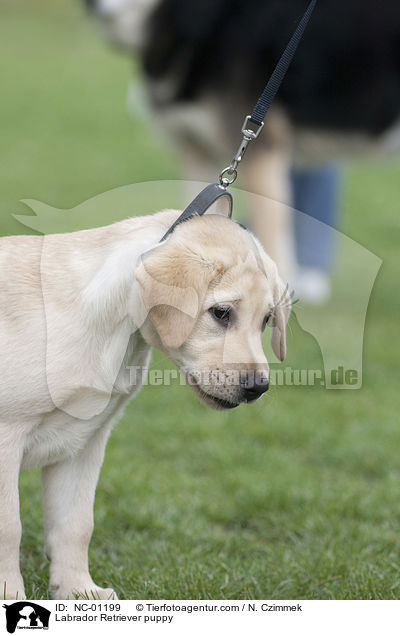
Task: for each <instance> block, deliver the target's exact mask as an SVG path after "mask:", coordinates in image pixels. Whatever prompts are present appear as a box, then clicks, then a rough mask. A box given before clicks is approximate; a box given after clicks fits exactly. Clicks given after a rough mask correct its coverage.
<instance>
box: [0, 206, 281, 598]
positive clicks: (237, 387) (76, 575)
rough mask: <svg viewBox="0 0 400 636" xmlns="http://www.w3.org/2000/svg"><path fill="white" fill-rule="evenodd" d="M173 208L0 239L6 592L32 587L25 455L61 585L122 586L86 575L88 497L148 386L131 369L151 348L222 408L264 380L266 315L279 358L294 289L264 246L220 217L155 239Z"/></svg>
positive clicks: (93, 589)
mask: <svg viewBox="0 0 400 636" xmlns="http://www.w3.org/2000/svg"><path fill="white" fill-rule="evenodd" d="M178 215H179V212H177V211H174V210H167V211H164V212H159V213H157V214H155V215H153V216H149V217H138V218H133V219H129V220H126V221H122V222H119V223H116V224H114V225H111V226H108V227H103V228H98V229H93V230H85V231H80V232H74V233H71V234H59V235H56V234H54V235H49V236H45V237H43V236H16V237H5V238H1V239H0V350H1V357H0V377H1V382H0V594H1V596H2V597H5V598H9V599H14V598H23V597H24V584H23V580H22V577H21V574H20V569H19V544H20V537H21V523H20V517H19V496H18V475H19V471H20V469H21V468H24V467H29V466H41V467H42V469H43V508H44V526H45V533H46V552H47V554H48V556H49V558H50V560H51V566H50V586H51V593H52V595H53V597H54V598H56V599H66V598H74V597H79V596H90V597H93V596H95V597H97V598H100V599H102V598H110V597H115V593H114V591H113V590H112V589H102V588H100V587H98V586H97V585H96V584H95V583H94V582H93V580H92V578H91V576H90V574H89V568H88V545H89V542H90V538H91V535H92V530H93V502H94V496H95V489H96V484H97V480H98V476H99V471H100V467H101V464H102V460H103V455H104V449H105V445H106V442H107V438H108V436H109V433H110V430H111V428H112V425H113V423H114V422H115V421H116V420H117V419H118V418H119V417H120V416H121V413H122V412H123V409H124V408H125V406H126V405H127V403H128V402H129V400H130V399H131V398H132V397H133V396H134V395H135V394H136V393H137V391H138V390H139V388H140V380H141V379H142V378H141V376H140V374H139V375H137V374H136V377H135V382H134V383H132V374H131V373H130V370H131V368H132V367H146V366H147V365H148V362H149V357H150V351H151V348H152V347H158V348H159V349H161V350H162V351H164V352H165V353H166V354H167V355H168V356H169V357H170V358H171V360H173V361H174V362H175V363H176V364H177V365H178V367H179V368H180V369H181V371H182V373H184V374H185V376H186V377H187V378H189V379H190V380H191V381H190V384H191V385H192V386H193V388H194V390H195V392H196V393H197V394H198V396H199V397H200V399H201V400H202V401H203V402H205V403H206V404H207V405H209V406H211V407H215V408H221V409H223V408H234V407H236V406H238V405H239V404H241V403H244V402H252V401H254V400H255V399H257V398H259V397H260V396H261V395H262V394H263V393H264V392H265V391H266V390H267V388H268V364H267V360H266V358H265V355H264V353H263V350H262V343H261V336H262V332H263V329H264V328H265V326H266V325H267V324H270V326H271V329H272V347H273V350H274V352H275V354H276V355H277V357H278V358H279V359H283V358H284V356H285V325H286V322H287V318H288V314H289V298H288V295H287V292H286V289H285V286H284V285H283V283H282V281H281V280H280V278H279V276H278V273H277V269H276V266H275V264H274V262H273V261H272V260H271V259H270V258H269V257H268V256H267V254H266V253H265V252H264V250H263V248H262V247H261V244H260V243H259V242H258V241H257V239H255V237H254V236H253V235H252V234H251V233H250V232H248V231H247V230H245V229H243V228H242V227H241V226H239V225H238V224H236V223H235V222H233V221H232V220H230V219H227V218H225V217H223V216H219V215H205V216H202V217H195V218H193V219H190V220H189V221H186V222H185V223H183V224H181V225H179V226H178V227H177V228H176V229H175V231H174V232H173V233H172V234H171V235H170V236H169V237H168V238H167V239H166V240H165V241H163V242H161V243H159V241H160V238H161V237H162V236H163V235H164V233H165V232H166V230H167V228H168V227H169V226H170V225H171V223H172V222H173V221H175V220H176V218H177V217H178ZM233 373H237V376H236V378H237V380H236V381H233V382H232V374H233Z"/></svg>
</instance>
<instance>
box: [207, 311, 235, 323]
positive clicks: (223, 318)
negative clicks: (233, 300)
mask: <svg viewBox="0 0 400 636" xmlns="http://www.w3.org/2000/svg"><path fill="white" fill-rule="evenodd" d="M208 311H209V312H210V314H211V315H212V317H213V318H215V320H216V321H217V322H219V323H221V324H223V325H224V326H225V327H227V326H228V325H229V324H230V323H231V321H232V312H231V309H230V307H211V308H210V309H209V310H208Z"/></svg>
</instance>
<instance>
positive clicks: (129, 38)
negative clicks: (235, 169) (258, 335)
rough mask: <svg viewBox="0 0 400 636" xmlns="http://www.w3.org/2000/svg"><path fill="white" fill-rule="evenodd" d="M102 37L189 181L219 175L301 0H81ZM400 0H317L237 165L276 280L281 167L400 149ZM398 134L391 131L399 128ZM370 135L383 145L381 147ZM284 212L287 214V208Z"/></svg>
mask: <svg viewBox="0 0 400 636" xmlns="http://www.w3.org/2000/svg"><path fill="white" fill-rule="evenodd" d="M86 2H87V4H88V5H89V7H90V8H91V9H92V10H93V11H94V12H95V13H96V14H97V16H98V18H99V19H100V21H101V23H102V26H103V27H104V30H105V33H106V34H107V35H108V36H109V38H110V39H111V40H112V41H113V42H114V43H116V44H119V45H122V46H124V47H127V48H129V49H132V50H134V51H135V52H136V53H139V54H140V56H141V61H142V66H143V70H144V75H145V78H146V80H147V88H148V92H149V96H150V101H151V103H152V106H153V108H154V111H153V112H155V113H156V115H157V117H156V119H157V120H158V121H160V122H161V123H162V124H163V126H164V128H165V129H166V130H167V131H168V132H169V133H170V134H171V137H172V138H173V139H174V140H175V142H176V143H177V145H178V147H179V150H180V153H181V156H182V166H183V169H184V171H185V175H184V176H185V177H186V178H188V179H190V178H192V179H193V178H197V179H204V180H215V177H216V175H217V174H218V172H219V171H220V169H221V168H223V167H224V166H225V165H226V163H227V162H228V160H229V159H230V157H231V155H232V153H233V152H234V151H235V149H236V146H237V143H238V141H239V139H240V133H239V131H240V127H241V124H242V120H243V117H244V115H245V114H247V113H249V112H251V109H252V107H253V105H254V103H255V102H256V100H257V98H258V96H259V94H260V92H261V90H262V89H263V87H264V85H265V82H266V79H267V78H268V77H269V75H270V73H271V71H272V70H273V68H274V65H275V64H276V62H277V60H278V59H279V56H280V54H281V53H282V51H283V49H284V47H285V45H286V43H287V41H288V40H289V38H290V36H291V34H292V33H293V31H294V29H295V26H296V24H297V22H298V20H299V18H300V17H301V15H302V13H303V11H304V9H305V7H306V5H307V2H306V1H305V0H246V2H243V0H201V1H200V2H199V1H198V0H196V1H195V0H86ZM399 118H400V3H399V2H398V0H385V2H383V3H380V4H378V3H377V2H376V0H324V1H323V2H320V4H319V5H317V7H316V9H315V10H314V14H313V16H312V19H311V21H310V23H309V25H308V27H307V30H306V32H305V35H304V37H303V40H302V42H301V43H300V46H299V48H298V51H297V53H296V56H295V58H294V60H293V62H292V64H291V66H290V68H289V71H288V73H287V76H286V77H285V80H284V82H283V84H282V86H281V89H280V91H279V93H278V96H277V98H276V104H275V105H274V106H273V108H272V109H271V112H270V114H269V115H268V117H267V120H266V125H265V131H264V132H263V134H262V135H261V137H260V140H259V141H258V142H257V144H254V147H253V148H251V150H250V151H249V152H248V155H247V157H246V161H245V162H244V163H243V166H242V168H241V178H242V186H243V188H244V189H245V190H248V191H251V192H258V193H260V194H262V195H264V197H265V204H264V205H261V207H263V209H262V210H260V209H259V207H260V204H258V206H257V210H253V211H252V210H249V212H250V215H251V225H252V227H253V229H254V231H255V233H256V235H258V237H259V238H260V239H261V241H262V242H263V244H264V246H265V247H266V249H267V251H268V252H269V253H270V254H271V256H272V257H273V258H275V259H276V260H277V261H278V263H280V267H281V270H282V273H283V275H284V276H288V275H289V272H290V269H291V247H290V244H291V240H290V231H289V227H290V219H289V218H288V215H289V212H287V210H289V208H288V207H287V206H282V205H281V203H288V202H289V201H290V188H289V170H290V167H291V165H293V163H294V164H296V163H297V164H300V165H313V164H317V163H318V162H321V161H325V160H327V159H329V158H333V157H343V156H349V155H351V154H354V153H358V154H360V153H362V154H364V153H366V152H370V151H373V152H376V150H377V149H381V148H385V147H387V148H389V150H390V149H391V150H392V152H393V150H397V146H400V144H399V143H398V142H399V138H400V126H399V128H397V124H398V123H399ZM398 131H399V132H398ZM377 142H379V143H378V144H377ZM285 210H286V212H285Z"/></svg>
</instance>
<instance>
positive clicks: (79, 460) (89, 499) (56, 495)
mask: <svg viewBox="0 0 400 636" xmlns="http://www.w3.org/2000/svg"><path fill="white" fill-rule="evenodd" d="M108 434H109V427H107V426H104V427H103V428H102V429H100V430H98V431H97V432H96V433H94V435H93V437H92V438H91V439H90V440H89V442H88V444H87V445H86V447H85V448H84V449H83V451H81V452H80V453H79V454H77V455H75V456H74V457H72V458H70V459H66V460H64V461H60V462H58V463H56V464H52V465H50V466H46V467H45V468H44V469H43V472H42V481H43V512H44V526H45V533H46V552H47V555H48V557H49V558H50V561H51V563H50V590H51V593H52V596H53V598H55V599H68V598H90V599H115V598H117V596H116V594H115V592H114V590H113V589H111V588H101V587H99V586H97V585H96V584H95V583H94V582H93V580H92V578H91V576H90V574H89V563H88V548H89V543H90V539H91V536H92V531H93V505H94V496H95V490H96V485H97V480H98V477H99V472H100V468H101V464H102V462H103V457H104V449H105V445H106V442H107V438H108Z"/></svg>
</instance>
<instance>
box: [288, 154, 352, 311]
mask: <svg viewBox="0 0 400 636" xmlns="http://www.w3.org/2000/svg"><path fill="white" fill-rule="evenodd" d="M341 179H342V170H341V167H340V166H339V165H338V164H337V163H334V162H332V163H328V164H324V165H322V166H319V167H313V168H308V169H301V170H300V169H293V170H292V175H291V184H292V203H293V208H294V230H295V241H296V254H297V262H298V265H299V272H300V275H299V279H298V284H297V287H298V293H299V294H300V295H301V296H302V297H303V298H304V300H310V301H315V302H322V301H324V300H326V299H327V297H328V296H329V287H330V285H329V273H330V271H331V270H332V267H333V265H334V259H335V240H334V232H333V231H332V229H331V228H332V227H333V228H336V227H337V225H338V213H339V200H340V190H341V188H340V186H341ZM299 212H300V214H299ZM313 219H316V220H317V221H320V223H315V222H313ZM296 291H297V290H296Z"/></svg>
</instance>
